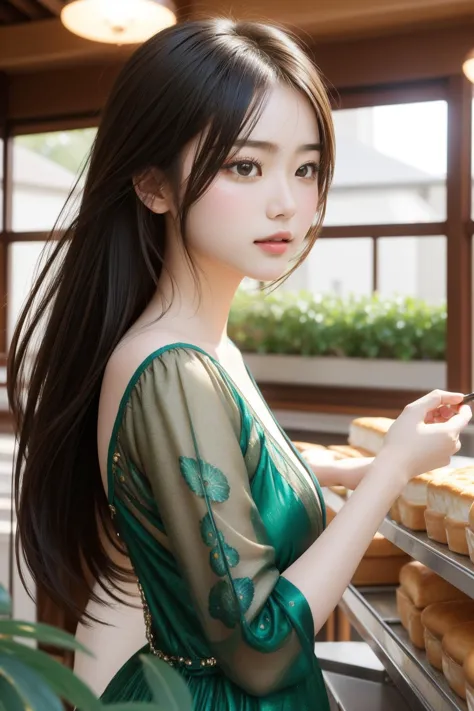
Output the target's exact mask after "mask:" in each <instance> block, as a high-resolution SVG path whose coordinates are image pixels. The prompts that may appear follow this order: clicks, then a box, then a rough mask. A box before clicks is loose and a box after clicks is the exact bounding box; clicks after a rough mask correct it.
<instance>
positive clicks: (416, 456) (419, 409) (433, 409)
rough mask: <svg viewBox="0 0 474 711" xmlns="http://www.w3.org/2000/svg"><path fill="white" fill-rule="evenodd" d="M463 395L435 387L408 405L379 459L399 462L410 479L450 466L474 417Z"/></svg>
mask: <svg viewBox="0 0 474 711" xmlns="http://www.w3.org/2000/svg"><path fill="white" fill-rule="evenodd" d="M463 397H464V396H463V395H462V394H460V393H450V392H445V391H443V390H433V392H431V393H428V395H425V396H424V397H421V398H420V399H419V400H415V401H414V402H412V403H410V404H409V405H407V406H406V407H405V409H404V410H403V412H402V413H401V414H400V416H399V417H398V419H397V420H396V421H395V422H394V423H393V425H392V426H391V427H390V429H389V431H388V433H387V435H386V437H385V440H384V446H383V448H382V451H381V452H380V454H379V455H378V457H377V459H380V461H382V460H384V459H385V460H386V459H387V458H390V459H391V461H392V462H396V463H397V464H399V465H400V466H399V471H400V476H401V477H404V478H405V479H406V481H407V482H408V481H409V480H410V479H412V478H413V477H414V476H417V475H418V474H422V473H423V472H428V471H431V470H432V469H438V468H439V467H443V466H447V465H448V464H449V462H450V459H451V457H452V455H453V454H456V452H458V451H459V449H460V447H461V445H460V442H459V435H460V433H461V431H462V430H463V429H464V428H465V427H466V425H467V424H468V422H469V420H470V419H471V417H472V412H471V408H470V407H469V406H468V405H463V404H462V400H463Z"/></svg>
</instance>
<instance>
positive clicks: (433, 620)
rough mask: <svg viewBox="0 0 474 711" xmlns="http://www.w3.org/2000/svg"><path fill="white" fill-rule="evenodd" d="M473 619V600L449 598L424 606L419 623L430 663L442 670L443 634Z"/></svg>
mask: <svg viewBox="0 0 474 711" xmlns="http://www.w3.org/2000/svg"><path fill="white" fill-rule="evenodd" d="M473 621H474V600H451V601H450V602H437V603H435V604H434V605H428V607H425V609H424V610H423V612H422V613H421V624H422V626H423V636H424V640H425V649H426V656H427V657H428V661H429V662H430V664H432V665H433V666H434V667H435V668H436V669H439V670H440V671H443V662H442V650H441V642H442V639H443V637H444V635H445V634H446V632H448V631H449V630H450V629H452V628H453V627H456V626H457V625H460V624H464V623H465V622H473ZM473 671H474V668H473Z"/></svg>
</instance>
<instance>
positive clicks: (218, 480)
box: [179, 457, 230, 503]
mask: <svg viewBox="0 0 474 711" xmlns="http://www.w3.org/2000/svg"><path fill="white" fill-rule="evenodd" d="M179 466H180V469H181V474H182V475H183V477H184V479H185V481H186V484H187V485H188V486H189V488H190V489H191V491H192V492H194V493H195V494H196V496H200V497H202V498H204V497H205V496H206V495H207V497H208V498H209V499H210V500H211V501H215V502H216V503H222V502H223V501H227V499H228V498H229V493H230V486H229V482H228V481H227V477H226V476H225V474H223V473H222V472H221V470H220V469H218V468H217V467H215V466H213V465H212V464H208V462H204V461H203V460H202V459H200V460H199V461H198V460H197V459H191V458H190V457H180V458H179Z"/></svg>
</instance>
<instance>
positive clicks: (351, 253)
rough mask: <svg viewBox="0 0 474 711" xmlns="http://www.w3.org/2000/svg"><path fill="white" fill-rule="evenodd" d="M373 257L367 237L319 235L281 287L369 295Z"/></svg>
mask: <svg viewBox="0 0 474 711" xmlns="http://www.w3.org/2000/svg"><path fill="white" fill-rule="evenodd" d="M372 256H373V242H372V240H371V239H370V238H367V237H354V238H349V237H344V238H343V239H337V238H334V239H333V238H331V239H328V238H326V239H325V238H320V239H318V240H317V242H316V244H315V245H314V247H313V249H312V250H311V252H310V254H309V256H308V257H307V259H306V260H305V261H304V262H303V264H302V265H301V266H300V267H298V269H297V270H296V271H295V272H294V274H292V275H291V277H290V278H289V279H288V280H287V281H286V282H285V283H284V284H283V285H282V286H281V287H280V288H281V289H285V290H287V291H298V290H300V289H306V290H308V291H311V292H313V293H314V294H321V293H323V294H336V295H338V296H348V295H349V294H355V295H368V294H371V293H372V287H373V262H372Z"/></svg>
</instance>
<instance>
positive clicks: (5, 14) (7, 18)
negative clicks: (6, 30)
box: [0, 0, 23, 24]
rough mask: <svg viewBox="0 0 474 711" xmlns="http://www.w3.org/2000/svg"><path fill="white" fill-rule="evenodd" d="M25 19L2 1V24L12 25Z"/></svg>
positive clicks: (0, 18)
mask: <svg viewBox="0 0 474 711" xmlns="http://www.w3.org/2000/svg"><path fill="white" fill-rule="evenodd" d="M22 19H23V15H22V14H21V12H18V10H15V8H14V7H13V6H12V5H10V4H9V3H7V2H2V1H1V0H0V24H1V23H5V24H10V23H14V22H18V21H20V20H22Z"/></svg>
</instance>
